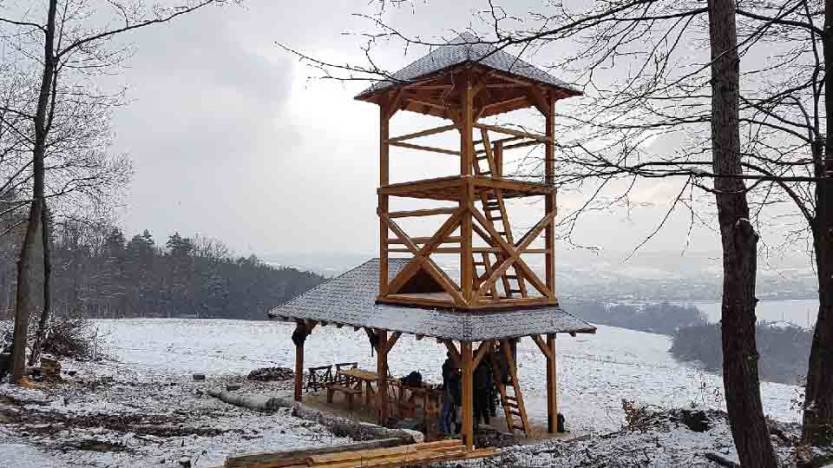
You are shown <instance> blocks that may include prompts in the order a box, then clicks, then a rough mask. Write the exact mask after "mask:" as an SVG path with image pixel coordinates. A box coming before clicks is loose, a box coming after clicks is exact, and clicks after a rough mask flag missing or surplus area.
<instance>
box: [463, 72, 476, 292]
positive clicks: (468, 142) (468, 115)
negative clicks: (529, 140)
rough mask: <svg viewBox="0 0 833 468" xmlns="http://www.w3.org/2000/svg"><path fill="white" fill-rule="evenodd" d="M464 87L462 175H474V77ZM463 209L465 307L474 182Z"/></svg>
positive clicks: (467, 185) (466, 192)
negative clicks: (472, 80) (472, 81)
mask: <svg viewBox="0 0 833 468" xmlns="http://www.w3.org/2000/svg"><path fill="white" fill-rule="evenodd" d="M465 80H466V82H465V84H464V85H463V93H462V95H461V103H460V106H461V108H462V110H463V112H462V119H463V120H462V122H460V123H461V126H460V155H461V157H460V175H461V176H468V175H471V173H472V169H473V164H474V163H475V159H474V144H473V142H472V138H473V134H472V132H473V124H474V109H473V108H474V90H473V89H472V83H471V77H470V76H469V75H468V74H467V75H466V77H465ZM462 189H463V190H462V193H461V200H460V208H461V209H463V210H464V212H463V216H462V218H461V219H460V236H461V237H462V238H463V241H462V245H461V247H462V251H461V252H460V288H461V289H462V295H463V299H464V300H465V302H466V304H468V303H469V302H470V301H471V298H472V294H473V286H474V264H473V262H474V260H473V258H472V252H471V248H472V232H471V229H472V228H471V225H472V218H471V212H472V210H473V208H474V185H473V184H472V182H471V180H468V179H467V180H466V183H465V185H463V187H462Z"/></svg>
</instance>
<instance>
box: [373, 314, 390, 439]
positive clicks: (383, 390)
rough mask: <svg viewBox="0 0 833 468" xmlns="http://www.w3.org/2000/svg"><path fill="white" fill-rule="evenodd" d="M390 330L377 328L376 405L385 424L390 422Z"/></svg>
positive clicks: (381, 422) (380, 418) (380, 422)
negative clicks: (388, 347)
mask: <svg viewBox="0 0 833 468" xmlns="http://www.w3.org/2000/svg"><path fill="white" fill-rule="evenodd" d="M387 341H388V332H387V330H376V343H377V344H376V374H377V375H378V377H379V380H378V383H377V384H376V407H377V414H378V416H379V424H381V425H382V426H384V425H385V424H386V423H387V422H388V350H387Z"/></svg>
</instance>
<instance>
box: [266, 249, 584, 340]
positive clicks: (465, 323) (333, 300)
mask: <svg viewBox="0 0 833 468" xmlns="http://www.w3.org/2000/svg"><path fill="white" fill-rule="evenodd" d="M406 264H407V260H405V259H393V258H391V259H390V260H389V265H388V269H389V275H390V277H391V278H393V277H394V276H395V275H396V274H397V273H398V272H399V270H400V269H401V268H403V267H404V266H405V265H406ZM378 288H379V259H378V258H374V259H371V260H368V261H367V262H365V263H363V264H361V265H359V266H358V267H356V268H354V269H352V270H350V271H348V272H346V273H344V274H342V275H340V276H337V277H335V278H332V279H330V280H329V281H326V282H324V283H322V284H320V285H318V286H316V287H315V288H312V289H310V290H309V291H307V292H305V293H303V294H301V295H299V296H297V297H295V298H294V299H292V300H290V301H289V302H286V303H284V304H282V305H280V306H277V307H275V308H273V309H272V310H270V311H269V317H270V318H272V319H276V320H285V321H294V320H314V321H318V322H321V323H325V324H336V325H349V326H354V327H367V328H381V329H384V330H389V331H398V332H402V333H411V334H415V335H422V336H430V337H434V338H442V339H450V340H462V341H483V340H489V339H497V338H517V337H522V336H528V335H536V334H545V333H571V334H575V333H595V331H596V327H594V326H593V325H591V324H589V323H587V322H585V321H584V320H581V319H579V318H577V317H575V316H573V315H571V314H569V313H567V312H565V311H564V310H563V309H561V307H559V306H546V307H535V308H531V307H530V308H518V309H511V310H500V311H485V312H458V311H449V310H436V309H427V308H420V307H409V306H397V305H391V304H382V303H376V296H377V293H378Z"/></svg>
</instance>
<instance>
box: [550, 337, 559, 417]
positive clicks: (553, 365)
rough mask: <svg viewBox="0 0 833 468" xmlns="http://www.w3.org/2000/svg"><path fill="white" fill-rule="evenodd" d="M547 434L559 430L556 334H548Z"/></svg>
mask: <svg viewBox="0 0 833 468" xmlns="http://www.w3.org/2000/svg"><path fill="white" fill-rule="evenodd" d="M547 350H549V354H550V356H547V432H549V433H550V434H553V433H555V432H556V431H557V430H558V374H557V370H558V369H557V366H558V364H557V361H556V355H555V333H548V334H547Z"/></svg>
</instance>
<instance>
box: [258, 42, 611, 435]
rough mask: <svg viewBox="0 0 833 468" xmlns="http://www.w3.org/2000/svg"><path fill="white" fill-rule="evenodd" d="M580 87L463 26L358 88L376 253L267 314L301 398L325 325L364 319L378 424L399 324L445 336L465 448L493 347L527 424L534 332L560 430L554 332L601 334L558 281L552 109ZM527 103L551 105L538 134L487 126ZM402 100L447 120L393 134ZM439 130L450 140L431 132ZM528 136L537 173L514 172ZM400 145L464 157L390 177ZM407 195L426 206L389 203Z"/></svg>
mask: <svg viewBox="0 0 833 468" xmlns="http://www.w3.org/2000/svg"><path fill="white" fill-rule="evenodd" d="M580 94H581V93H580V91H578V90H576V89H575V88H573V87H571V86H570V85H568V84H566V83H564V82H562V81H560V80H558V79H557V78H555V77H553V76H551V75H550V74H548V73H546V72H544V71H542V70H540V69H538V68H536V67H534V66H532V65H530V64H528V63H526V62H524V61H523V60H521V59H519V58H518V57H515V56H512V55H510V54H509V53H507V52H504V51H502V50H498V49H495V48H494V47H492V46H491V45H488V44H484V43H480V42H479V41H478V40H477V38H475V37H474V36H472V35H470V34H462V35H460V36H459V37H457V38H456V39H454V40H452V41H450V42H449V43H448V44H447V45H445V46H442V47H437V48H435V49H433V50H432V51H431V52H430V53H429V54H428V55H426V56H424V57H422V58H420V59H419V60H417V61H415V62H413V63H412V64H410V65H408V66H407V67H405V68H403V69H402V70H400V71H398V72H396V73H395V74H393V75H392V76H391V77H390V79H388V80H385V81H380V82H377V83H375V84H374V85H373V86H371V87H370V88H368V89H367V90H365V91H364V92H362V93H361V94H359V95H358V96H357V97H356V99H359V100H361V101H367V102H372V103H375V104H377V105H378V106H379V109H380V116H379V166H380V174H379V185H378V190H377V194H378V209H377V212H378V215H379V238H380V239H379V241H380V243H379V258H378V259H372V260H370V261H368V262H367V263H365V264H363V265H360V266H359V267H357V268H355V269H353V270H351V271H349V272H347V273H345V274H344V275H341V276H339V277H336V278H334V279H332V280H330V281H328V282H326V283H324V284H322V285H320V286H318V287H316V288H314V289H312V290H310V291H308V292H307V293H305V294H302V295H300V296H298V297H296V298H295V299H293V300H292V301H290V302H288V303H286V304H284V305H281V306H279V307H276V308H275V309H273V310H272V311H270V313H269V315H270V316H271V317H272V318H275V319H279V320H285V321H291V322H295V323H296V330H295V334H294V335H293V340H294V341H295V344H296V394H295V396H296V399H298V400H300V399H301V374H302V373H303V370H304V367H303V350H304V340H305V338H306V336H307V335H309V333H310V332H311V331H312V330H313V328H315V327H316V326H318V325H336V326H339V327H341V326H344V325H349V326H352V327H354V328H355V329H356V330H359V329H364V330H365V332H366V333H367V335H368V336H369V337H370V342H371V344H372V345H373V347H374V348H375V350H376V351H377V369H376V372H377V375H378V383H377V391H376V392H375V395H377V397H378V402H377V414H378V416H379V422H380V423H382V424H385V423H387V422H388V417H389V416H390V414H389V412H390V407H389V405H388V404H387V402H386V398H387V393H388V392H387V386H388V379H389V378H388V377H387V375H388V364H387V359H388V354H389V353H390V352H391V350H392V348H393V346H394V344H395V343H396V341H397V340H398V339H399V337H400V336H401V335H402V334H413V335H415V336H416V338H417V339H422V338H424V337H432V338H435V339H436V340H437V341H438V342H439V343H442V344H444V345H445V346H446V347H447V349H448V351H449V353H450V355H451V356H452V357H453V358H454V360H455V362H456V363H457V364H458V365H459V368H460V370H461V375H462V394H463V402H462V403H463V404H462V436H463V440H464V443H465V444H466V445H467V446H468V447H472V446H473V444H474V437H473V436H474V433H473V425H472V411H473V408H472V398H471V394H472V373H473V370H474V369H475V368H476V367H477V366H478V364H479V363H481V362H483V359H484V358H485V357H486V356H491V355H498V356H499V358H500V359H505V362H507V363H508V364H509V365H508V367H509V378H508V379H507V382H508V383H506V382H503V383H499V384H497V386H498V391H499V394H500V400H501V404H502V406H503V410H504V415H505V419H506V423H507V428H508V429H509V431H510V432H514V431H516V430H519V431H521V432H523V433H526V434H528V433H529V432H530V426H529V421H528V416H527V413H526V409H525V407H524V402H523V396H522V391H521V387H520V382H519V378H518V375H517V366H516V365H515V345H516V343H517V341H518V340H520V339H521V338H523V337H531V339H532V341H533V342H534V343H535V345H536V346H537V347H538V348H539V349H540V351H541V352H542V353H543V355H544V356H545V359H546V362H547V364H546V373H547V402H548V404H547V413H548V414H547V422H548V424H547V427H548V431H549V432H555V430H556V420H557V415H558V403H557V383H556V382H557V379H556V350H555V338H556V334H557V333H569V334H571V335H575V334H576V333H593V332H595V328H594V327H593V326H591V325H589V324H588V323H586V322H584V321H582V320H580V319H578V318H576V317H574V316H572V315H570V314H568V313H567V312H565V311H564V310H562V309H561V308H560V307H559V304H558V297H557V295H556V288H555V226H554V220H555V216H556V190H555V186H554V185H553V176H554V170H555V168H554V160H555V158H554V150H555V147H554V146H555V144H554V143H555V135H554V118H553V114H554V107H555V103H556V101H558V100H559V99H563V98H567V97H571V96H577V95H580ZM527 108H533V109H536V110H537V111H538V112H540V113H541V114H542V115H543V121H544V129H543V131H539V132H533V131H530V130H528V129H526V128H522V127H520V126H514V125H497V124H495V123H494V122H492V123H489V124H487V123H484V120H485V119H487V118H488V117H492V116H497V115H499V114H506V113H508V112H511V111H515V110H520V109H527ZM400 111H408V112H414V113H419V114H424V115H429V116H434V117H439V118H441V119H445V120H446V121H447V122H444V125H440V126H434V127H432V128H427V129H422V130H419V131H415V132H411V133H408V134H403V135H397V136H392V135H390V122H391V118H392V117H393V116H394V114H396V113H398V112H400ZM492 120H495V119H492ZM449 135H451V141H452V142H453V144H452V145H449V144H448V141H449V138H448V137H449ZM440 136H444V137H445V140H444V145H441V144H436V143H433V141H436V139H437V138H438V137H440ZM432 138H434V139H435V140H432V142H427V143H426V140H430V139H432ZM533 146H539V147H543V152H542V153H543V160H544V162H543V170H542V171H541V172H542V173H541V174H540V176H541V177H540V179H539V180H534V181H529V180H517V179H513V178H511V177H510V176H508V175H507V174H506V170H505V168H504V165H505V164H504V162H505V160H506V157H507V156H506V155H507V153H508V152H511V151H512V150H515V149H521V148H524V149H525V150H529V149H530V147H533ZM398 148H405V149H408V150H410V151H421V152H429V153H436V154H438V155H440V156H439V157H445V158H455V157H456V158H459V170H455V171H454V173H453V174H451V175H446V176H443V177H430V178H423V179H420V180H406V181H404V182H396V183H392V182H391V171H390V168H391V162H392V161H391V153H392V152H394V151H395V150H396V149H398ZM536 198H537V199H539V200H542V203H538V204H534V203H526V204H525V205H526V206H528V207H529V206H532V207H537V208H536V209H538V210H540V212H539V215H538V216H537V217H536V219H535V220H534V221H533V222H532V223H531V227H530V226H527V227H525V228H524V229H523V230H519V229H518V228H519V226H513V224H512V223H511V220H510V215H512V212H511V210H510V209H509V206H510V202H512V201H517V200H518V199H521V200H524V201H527V200H530V201H534V200H535V199H536ZM403 199H405V200H415V199H416V200H419V201H422V202H426V203H430V204H431V205H430V206H429V207H425V208H419V209H393V208H392V205H393V202H395V201H400V200H403ZM415 219H416V220H427V219H433V220H434V223H433V225H431V227H430V228H427V229H429V230H428V231H427V232H422V233H419V234H415V233H414V232H412V231H411V230H410V229H409V228H406V227H405V223H406V222H409V221H413V220H415ZM421 226H422V229H423V230H425V229H426V227H425V226H426V224H425V223H424V224H422V225H421ZM438 256H445V257H444V258H448V257H451V258H453V259H454V260H455V262H454V265H453V266H452V267H449V266H448V264H447V263H440V262H438V261H437V260H436V257H438ZM496 360H497V359H490V361H491V362H495V361H496Z"/></svg>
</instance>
